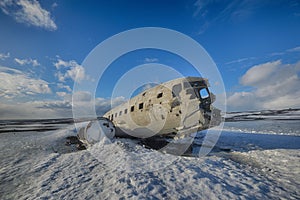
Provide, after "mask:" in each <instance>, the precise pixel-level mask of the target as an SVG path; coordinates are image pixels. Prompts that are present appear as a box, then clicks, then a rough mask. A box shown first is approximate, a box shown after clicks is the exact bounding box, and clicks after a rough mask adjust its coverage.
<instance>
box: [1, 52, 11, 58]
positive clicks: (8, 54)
mask: <svg viewBox="0 0 300 200" xmlns="http://www.w3.org/2000/svg"><path fill="white" fill-rule="evenodd" d="M9 57H10V53H9V52H8V53H6V54H5V53H0V60H5V59H6V58H9Z"/></svg>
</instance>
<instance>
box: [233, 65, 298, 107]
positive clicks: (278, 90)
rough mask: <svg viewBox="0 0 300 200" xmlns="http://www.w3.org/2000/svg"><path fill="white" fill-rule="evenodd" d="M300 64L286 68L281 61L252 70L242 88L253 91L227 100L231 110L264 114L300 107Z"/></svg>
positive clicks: (246, 75)
mask: <svg viewBox="0 0 300 200" xmlns="http://www.w3.org/2000/svg"><path fill="white" fill-rule="evenodd" d="M299 74H300V62H297V63H296V64H283V63H282V62H281V61H280V60H277V61H274V62H267V63H263V64H260V65H255V66H253V67H251V68H250V69H249V70H248V71H247V72H246V73H245V74H244V75H243V76H242V77H241V78H240V84H241V85H243V86H245V87H249V88H250V90H249V91H247V92H245V91H243V92H235V93H233V94H232V95H231V96H229V98H228V99H227V105H228V108H229V110H260V109H282V108H299V107H300V101H299V99H300V87H299V85H300V79H299Z"/></svg>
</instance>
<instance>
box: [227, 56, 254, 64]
mask: <svg viewBox="0 0 300 200" xmlns="http://www.w3.org/2000/svg"><path fill="white" fill-rule="evenodd" d="M253 59H255V57H250V58H240V59H237V60H232V61H229V62H227V63H225V65H229V64H235V63H241V62H245V61H249V60H253Z"/></svg>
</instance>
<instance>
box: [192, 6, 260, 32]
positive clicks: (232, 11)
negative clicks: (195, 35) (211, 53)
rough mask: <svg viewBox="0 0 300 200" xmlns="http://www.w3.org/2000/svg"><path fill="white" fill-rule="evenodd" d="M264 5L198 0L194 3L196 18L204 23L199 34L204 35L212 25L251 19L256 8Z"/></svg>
mask: <svg viewBox="0 0 300 200" xmlns="http://www.w3.org/2000/svg"><path fill="white" fill-rule="evenodd" d="M260 5H262V3H259V1H248V0H233V1H215V0H197V1H196V2H195V3H194V8H195V10H194V13H193V16H194V18H197V19H199V20H201V21H200V23H202V25H201V27H200V30H199V34H202V33H204V32H205V31H206V30H207V29H208V28H209V27H210V26H211V25H213V24H216V23H220V22H224V21H231V22H240V21H243V20H245V19H247V18H248V17H250V16H251V15H252V14H253V13H254V10H255V8H257V7H258V6H260Z"/></svg>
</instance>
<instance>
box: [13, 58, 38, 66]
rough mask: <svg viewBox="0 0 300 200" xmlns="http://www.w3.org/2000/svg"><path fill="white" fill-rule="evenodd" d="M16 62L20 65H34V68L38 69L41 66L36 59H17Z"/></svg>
mask: <svg viewBox="0 0 300 200" xmlns="http://www.w3.org/2000/svg"><path fill="white" fill-rule="evenodd" d="M15 62H16V63H18V64H19V65H32V66H34V67H37V66H39V65H40V63H39V62H38V61H37V60H36V59H31V58H30V59H19V58H15Z"/></svg>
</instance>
